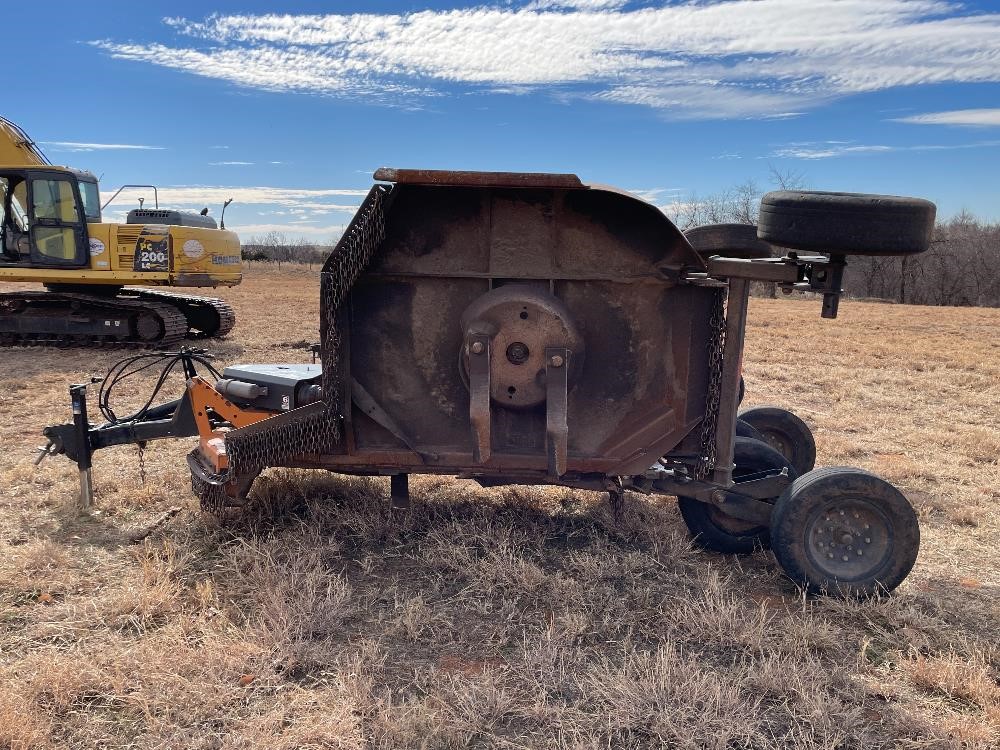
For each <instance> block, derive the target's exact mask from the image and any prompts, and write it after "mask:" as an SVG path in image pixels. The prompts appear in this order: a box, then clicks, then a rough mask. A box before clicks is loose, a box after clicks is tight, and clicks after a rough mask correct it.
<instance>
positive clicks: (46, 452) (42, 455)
mask: <svg viewBox="0 0 1000 750" xmlns="http://www.w3.org/2000/svg"><path fill="white" fill-rule="evenodd" d="M55 447H56V444H55V443H53V442H52V441H51V440H50V441H49V444H48V445H46V446H45V447H44V448H36V449H35V450H36V451H38V458H36V459H35V462H34V463H35V466H38V464H40V463H41V462H42V461H44V460H45V459H46V458H48V457H49V456H51V455H52V454H53V453H54V452H55V451H54V450H53V448H55Z"/></svg>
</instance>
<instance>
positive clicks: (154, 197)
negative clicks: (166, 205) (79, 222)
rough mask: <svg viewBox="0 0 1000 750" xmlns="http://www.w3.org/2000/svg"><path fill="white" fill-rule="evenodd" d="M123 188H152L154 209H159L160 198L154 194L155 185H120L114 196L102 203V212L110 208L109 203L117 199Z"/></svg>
mask: <svg viewBox="0 0 1000 750" xmlns="http://www.w3.org/2000/svg"><path fill="white" fill-rule="evenodd" d="M125 188H152V189H153V203H154V208H159V207H160V196H159V194H158V193H157V192H156V185H122V186H121V187H120V188H118V189H117V190H116V191H115V194H114V195H112V196H111V197H110V198H108V199H107V200H106V201H105V202H104V205H103V206H101V210H102V211H103V210H104V209H106V208H107V207H108V206H110V205H111V201H113V200H114V199H115V198H117V197H118V194H119V193H120V192H121V191H122V190H124V189H125Z"/></svg>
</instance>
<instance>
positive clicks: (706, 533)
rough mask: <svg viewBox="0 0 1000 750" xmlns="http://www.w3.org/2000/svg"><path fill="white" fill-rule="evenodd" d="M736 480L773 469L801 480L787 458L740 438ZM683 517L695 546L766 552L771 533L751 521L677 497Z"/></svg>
mask: <svg viewBox="0 0 1000 750" xmlns="http://www.w3.org/2000/svg"><path fill="white" fill-rule="evenodd" d="M734 463H735V464H736V468H735V469H733V478H734V479H739V478H741V477H745V476H749V475H750V474H757V473H759V472H762V471H770V470H772V469H784V468H787V469H788V473H789V475H790V476H791V477H792V478H795V477H797V476H798V474H797V473H796V472H795V469H794V467H792V465H791V464H789V463H788V461H787V460H786V459H785V457H784V456H782V455H781V454H780V453H778V451H776V450H775V449H774V448H772V447H771V446H769V445H768V444H767V443H765V442H762V441H760V440H754V439H753V438H747V437H737V438H736V448H735V458H734ZM677 504H678V507H679V508H680V511H681V517H682V518H683V519H684V523H685V524H687V527H688V531H690V532H691V536H692V538H693V539H694V543H695V544H697V545H698V546H699V547H703V548H704V549H708V550H712V551H713V552H726V553H742V552H753V551H754V550H755V549H761V548H763V549H767V547H768V545H769V543H770V542H769V534H770V530H769V528H768V527H767V526H761V525H758V524H755V523H753V522H751V521H744V520H742V519H740V518H733V517H732V516H730V515H727V514H726V513H723V512H722V510H721V509H720V508H719V507H718V506H717V505H712V504H711V503H703V502H701V501H699V500H695V499H694V498H691V497H678V498H677Z"/></svg>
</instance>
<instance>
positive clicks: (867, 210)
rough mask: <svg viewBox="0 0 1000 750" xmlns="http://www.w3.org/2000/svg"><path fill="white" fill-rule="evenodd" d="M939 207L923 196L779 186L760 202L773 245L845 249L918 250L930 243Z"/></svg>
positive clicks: (763, 233) (761, 226) (764, 230)
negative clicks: (783, 187)
mask: <svg viewBox="0 0 1000 750" xmlns="http://www.w3.org/2000/svg"><path fill="white" fill-rule="evenodd" d="M935 212H936V208H935V206H934V204H933V203H931V202H930V201H925V200H921V199H920V198H901V197H897V196H893V195H868V194H864V193H822V192H813V191H803V190H779V191H776V192H773V193H768V194H767V195H765V196H764V197H763V198H762V199H761V202H760V219H759V223H758V226H757V234H758V236H759V237H760V239H762V240H766V241H767V242H770V243H771V244H772V245H779V246H781V247H788V248H792V249H795V250H806V251H813V252H818V253H833V254H839V255H913V254H915V253H922V252H923V251H924V250H926V249H927V247H928V246H929V245H930V241H931V233H932V232H933V231H934V215H935Z"/></svg>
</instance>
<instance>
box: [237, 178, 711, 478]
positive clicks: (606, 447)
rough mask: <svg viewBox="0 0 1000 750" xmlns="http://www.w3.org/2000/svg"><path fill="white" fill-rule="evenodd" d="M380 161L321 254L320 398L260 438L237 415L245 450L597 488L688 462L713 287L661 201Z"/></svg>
mask: <svg viewBox="0 0 1000 750" xmlns="http://www.w3.org/2000/svg"><path fill="white" fill-rule="evenodd" d="M379 174H380V175H381V176H382V177H383V178H387V177H389V176H394V177H396V178H398V180H397V181H396V182H395V183H394V184H393V185H392V186H384V185H376V186H375V188H373V190H372V192H371V193H370V194H369V198H368V199H367V200H366V202H365V204H364V205H363V206H362V208H361V209H360V210H359V212H358V215H357V216H356V217H355V220H354V221H353V222H352V224H351V226H350V227H349V228H348V232H347V233H346V234H345V237H344V238H343V239H342V240H341V242H340V243H338V246H337V248H336V249H335V251H334V254H333V255H332V256H331V258H330V260H329V261H328V263H327V264H326V265H325V266H324V269H323V277H322V281H321V290H322V304H321V317H322V319H321V337H322V359H323V387H324V403H323V404H322V405H321V406H322V408H320V407H314V408H313V410H311V412H310V413H309V414H304V415H302V417H301V418H299V415H295V416H291V415H289V417H288V418H286V419H283V420H277V421H275V422H274V424H275V425H278V422H281V425H280V426H281V427H282V429H279V430H276V431H273V432H271V433H270V434H271V437H270V444H267V445H265V444H264V443H267V442H268V438H267V437H266V434H267V432H266V431H264V432H262V433H260V435H261V441H260V442H261V443H262V444H261V445H258V444H257V443H258V441H257V439H256V438H257V435H256V434H253V435H251V434H250V433H246V434H244V433H243V431H242V430H239V431H235V432H234V433H233V434H232V436H231V438H230V439H229V440H227V444H228V443H230V442H232V443H233V445H232V450H231V456H232V457H233V458H234V461H235V462H236V463H242V465H243V466H244V467H247V468H248V470H254V469H256V468H257V467H258V466H260V465H264V464H262V461H264V462H265V463H266V465H293V466H316V467H324V468H329V469H334V470H337V471H343V472H348V473H389V474H397V473H438V474H449V473H450V474H460V475H463V476H475V477H481V478H483V479H484V481H510V480H511V479H512V478H518V479H520V480H524V481H528V480H531V481H538V482H553V481H556V482H559V483H562V484H568V485H571V486H579V487H588V488H594V487H601V486H604V485H605V484H606V482H605V480H603V479H602V477H607V476H617V475H626V474H634V473H642V472H643V471H644V470H645V469H646V468H647V467H649V466H650V465H651V464H652V463H655V462H656V461H657V460H659V458H660V457H662V456H664V455H666V454H669V453H671V452H674V453H676V455H677V456H679V457H680V458H679V459H678V460H684V461H688V462H689V463H690V464H691V466H692V469H693V468H694V467H695V465H696V464H697V462H698V461H699V460H700V458H699V454H700V451H701V450H702V448H703V446H702V441H701V440H700V436H699V433H700V431H699V430H698V429H697V428H698V425H699V424H701V423H702V421H703V418H704V416H705V408H706V397H707V384H708V383H709V382H710V377H709V375H710V369H711V367H712V363H713V361H714V359H713V357H712V352H711V348H712V347H713V346H717V345H718V340H717V337H716V335H715V332H714V331H713V312H714V311H715V310H716V305H717V299H718V296H719V294H720V291H719V290H718V289H714V288H709V287H700V286H696V285H691V284H686V283H684V281H683V275H684V274H685V273H700V272H703V271H704V268H705V266H704V264H703V263H702V261H701V260H700V258H699V257H698V255H697V253H695V252H694V251H693V250H692V248H691V246H690V244H689V243H688V242H687V241H686V240H685V239H684V237H683V235H682V234H681V233H680V232H679V231H678V230H677V228H676V227H675V226H674V225H673V224H672V223H671V222H670V221H669V220H668V219H667V218H666V217H665V216H664V215H663V214H662V213H661V212H660V211H659V210H658V209H656V208H655V207H653V206H651V205H649V204H646V203H644V202H642V201H640V200H638V199H636V198H635V197H634V196H630V195H627V194H624V193H621V192H618V191H614V190H607V189H602V188H587V189H582V188H580V187H579V186H577V185H576V184H575V183H574V184H572V186H567V185H568V183H567V181H566V180H565V179H564V178H563V176H554V177H553V178H552V179H551V180H549V181H548V184H549V186H546V185H545V183H546V181H545V180H537V179H536V180H535V181H534V183H529V182H528V181H527V180H522V181H520V182H519V183H518V185H517V187H509V186H507V185H506V184H505V185H503V186H501V185H500V184H498V181H500V182H502V180H501V179H500V178H498V177H497V176H496V175H493V174H491V175H478V176H470V175H467V174H466V175H464V176H463V175H460V176H458V177H456V176H455V173H447V174H448V175H449V176H447V177H446V176H444V175H443V174H439V175H438V177H437V178H436V179H438V181H437V182H435V183H433V184H425V183H424V182H423V180H425V179H426V173H420V174H421V175H423V176H419V175H415V174H408V175H407V174H403V173H400V172H395V173H389V172H386V171H380V173H379ZM432 176H434V175H432ZM400 180H401V181H400ZM406 180H409V181H406ZM463 181H464V182H463ZM456 182H462V184H455V183H456ZM577 182H578V181H577ZM529 184H530V186H529ZM551 185H555V187H552V186H551ZM352 384H354V385H353V387H352ZM352 390H353V394H352ZM357 394H363V395H362V398H361V399H360V400H359V399H358V398H357ZM364 394H366V395H367V398H366V397H365V395H364ZM376 407H377V408H376ZM268 421H272V420H268ZM286 424H287V427H286V426H285V425H286ZM285 433H288V434H287V435H286V434H285ZM306 446H308V447H306Z"/></svg>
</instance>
